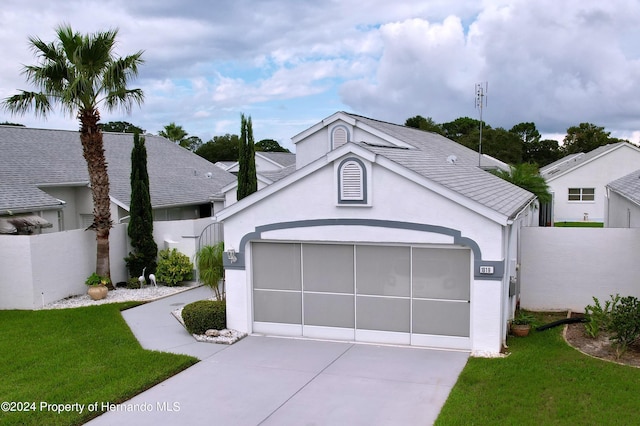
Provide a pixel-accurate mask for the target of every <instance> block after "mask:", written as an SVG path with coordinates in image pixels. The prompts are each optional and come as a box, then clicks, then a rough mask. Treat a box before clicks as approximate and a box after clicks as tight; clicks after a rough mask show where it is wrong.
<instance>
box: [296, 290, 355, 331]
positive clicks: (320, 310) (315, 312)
mask: <svg viewBox="0 0 640 426" xmlns="http://www.w3.org/2000/svg"><path fill="white" fill-rule="evenodd" d="M353 299H354V296H353V295H341V294H316V293H305V295H304V325H305V326H307V325H318V326H326V327H343V328H354V327H355V306H354V303H353V302H354V300H353Z"/></svg>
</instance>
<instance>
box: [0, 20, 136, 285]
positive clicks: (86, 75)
mask: <svg viewBox="0 0 640 426" xmlns="http://www.w3.org/2000/svg"><path fill="white" fill-rule="evenodd" d="M56 33H57V37H58V38H57V40H56V41H55V42H51V43H45V42H43V41H42V40H41V39H39V38H37V37H30V38H29V42H30V45H31V48H32V50H33V52H34V54H35V56H36V57H37V58H38V59H39V61H38V64H37V65H27V66H25V67H24V70H23V74H25V76H26V79H27V82H29V83H31V84H33V85H34V86H35V87H36V88H37V91H34V92H30V91H24V90H22V91H20V93H19V94H17V95H14V96H10V97H8V98H6V99H4V102H3V104H4V107H5V109H7V110H8V111H10V112H12V113H15V114H24V113H26V112H27V111H30V110H31V109H32V108H33V110H34V111H35V114H36V115H37V116H38V115H40V116H42V117H46V115H47V114H48V113H49V112H51V111H52V110H53V107H54V106H55V105H59V106H60V108H61V109H62V111H63V112H65V113H69V114H70V115H71V116H73V115H74V114H75V115H76V117H77V118H78V120H79V121H80V142H81V143H82V152H83V155H84V158H85V160H86V162H87V168H88V172H89V182H90V185H91V193H92V196H93V215H94V216H93V223H92V224H91V226H89V228H87V229H92V230H93V231H95V232H96V241H97V256H96V273H97V274H98V275H100V276H107V277H110V276H111V274H110V267H109V230H110V228H111V226H112V225H113V223H112V221H111V212H110V200H109V176H108V174H107V163H106V161H105V156H104V147H103V142H102V131H101V129H100V126H99V124H98V122H99V121H100V113H99V111H98V106H99V105H103V106H104V107H105V109H106V110H108V111H111V110H114V109H116V108H121V109H123V110H124V111H126V112H128V111H130V110H131V107H132V106H133V104H137V105H140V104H141V103H142V101H143V99H144V95H143V93H142V90H141V89H128V88H127V83H128V81H129V80H130V79H131V78H133V77H135V76H137V74H138V66H139V65H140V64H142V63H143V62H144V61H143V59H142V53H143V52H142V51H139V52H137V53H135V54H133V55H130V56H126V57H124V58H123V57H117V56H115V53H114V49H115V45H116V36H117V35H118V30H117V29H112V30H109V31H105V32H96V33H94V34H80V33H77V32H74V31H73V30H72V29H71V27H70V26H68V25H60V26H59V27H58V28H56Z"/></svg>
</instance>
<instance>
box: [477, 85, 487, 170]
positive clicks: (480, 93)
mask: <svg viewBox="0 0 640 426" xmlns="http://www.w3.org/2000/svg"><path fill="white" fill-rule="evenodd" d="M488 91H489V83H488V82H486V81H485V82H484V83H476V108H478V109H479V110H480V143H479V144H478V167H481V166H482V109H483V107H485V106H487V92H488Z"/></svg>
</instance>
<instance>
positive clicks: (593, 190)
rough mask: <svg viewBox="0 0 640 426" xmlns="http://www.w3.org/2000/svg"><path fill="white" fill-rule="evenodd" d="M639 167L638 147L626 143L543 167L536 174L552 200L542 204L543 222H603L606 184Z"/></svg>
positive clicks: (581, 154) (548, 223)
mask: <svg viewBox="0 0 640 426" xmlns="http://www.w3.org/2000/svg"><path fill="white" fill-rule="evenodd" d="M639 167H640V148H638V147H637V146H635V145H632V144H630V143H628V142H618V143H614V144H609V145H605V146H601V147H599V148H596V149H594V150H593V151H589V152H587V153H578V154H571V155H569V156H567V157H564V158H561V159H560V160H558V161H556V162H554V163H551V164H549V165H547V166H544V167H542V168H541V169H540V174H541V175H542V177H544V178H545V180H546V181H547V184H548V185H549V192H551V195H552V197H553V200H552V202H551V203H549V204H548V205H544V206H542V208H541V210H542V212H541V215H542V216H543V217H545V219H543V220H544V222H545V223H544V224H545V225H547V226H551V225H553V223H556V222H576V221H591V222H604V221H605V207H606V190H605V187H606V185H607V184H608V183H609V182H611V181H613V180H615V179H618V178H620V177H622V176H624V175H626V174H628V173H631V172H633V171H634V170H637V169H638V168H639Z"/></svg>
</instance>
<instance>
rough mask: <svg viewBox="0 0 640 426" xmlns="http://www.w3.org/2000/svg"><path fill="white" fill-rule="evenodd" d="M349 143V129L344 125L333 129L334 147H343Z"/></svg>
mask: <svg viewBox="0 0 640 426" xmlns="http://www.w3.org/2000/svg"><path fill="white" fill-rule="evenodd" d="M346 143H347V131H346V129H344V128H343V127H337V128H336V129H334V130H333V149H336V148H338V147H341V146H342V145H344V144H346Z"/></svg>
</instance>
